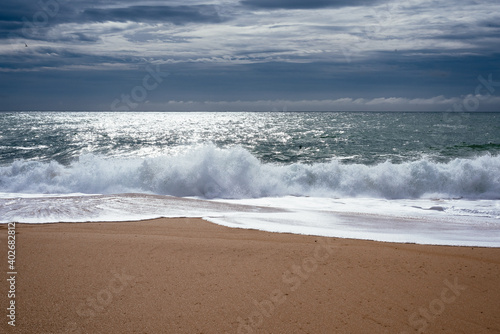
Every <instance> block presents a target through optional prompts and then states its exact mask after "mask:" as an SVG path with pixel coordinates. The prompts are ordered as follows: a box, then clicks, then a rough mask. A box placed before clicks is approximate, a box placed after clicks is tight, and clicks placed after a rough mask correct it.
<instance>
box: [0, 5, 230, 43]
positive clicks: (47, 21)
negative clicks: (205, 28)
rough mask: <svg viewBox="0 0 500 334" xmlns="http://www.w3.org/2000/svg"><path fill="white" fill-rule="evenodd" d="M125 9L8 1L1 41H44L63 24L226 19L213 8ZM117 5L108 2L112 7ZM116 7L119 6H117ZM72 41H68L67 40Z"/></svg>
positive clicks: (1, 24)
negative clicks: (17, 38)
mask: <svg viewBox="0 0 500 334" xmlns="http://www.w3.org/2000/svg"><path fill="white" fill-rule="evenodd" d="M126 3H127V2H126V1H122V2H118V3H117V4H116V5H121V7H113V8H100V7H99V5H101V6H102V5H103V4H102V3H101V2H96V3H95V4H94V3H93V2H91V1H90V2H89V1H74V2H72V3H68V2H66V1H57V0H45V1H43V0H42V1H38V2H37V1H19V2H17V1H10V0H7V1H5V3H4V4H2V11H1V13H0V39H6V38H12V37H26V38H30V39H37V40H44V39H46V38H47V32H48V30H50V29H51V28H52V27H55V26H57V25H59V24H63V23H78V24H85V23H92V22H106V21H111V22H126V21H131V22H147V23H155V22H159V23H173V24H176V25H183V24H188V23H220V22H223V21H225V20H227V18H222V17H221V16H220V15H219V11H218V10H217V8H216V7H215V6H213V5H193V6H186V5H181V6H167V5H150V6H144V5H134V4H135V3H136V2H133V3H130V4H129V5H128V6H127V5H126ZM112 4H113V3H111V2H110V3H106V4H105V5H107V6H109V5H112ZM116 5H115V6H116ZM80 37H81V38H79V39H80V41H82V42H94V41H96V40H97V39H96V38H94V37H89V36H85V35H81V36H80ZM63 40H68V39H63Z"/></svg>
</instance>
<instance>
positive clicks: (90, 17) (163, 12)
mask: <svg viewBox="0 0 500 334" xmlns="http://www.w3.org/2000/svg"><path fill="white" fill-rule="evenodd" d="M81 19H82V20H84V21H91V22H92V21H93V22H104V21H115V22H125V21H133V22H171V23H174V24H185V23H190V22H201V23H219V22H222V19H221V17H220V16H219V15H218V13H217V11H216V10H215V8H214V7H213V6H205V5H200V6H130V7H123V8H91V9H86V10H85V11H84V12H83V14H82V17H81Z"/></svg>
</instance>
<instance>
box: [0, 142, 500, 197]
mask: <svg viewBox="0 0 500 334" xmlns="http://www.w3.org/2000/svg"><path fill="white" fill-rule="evenodd" d="M0 192H4V193H31V194H70V193H87V194H116V193H130V192H135V193H150V194H161V195H173V196H179V197H187V196H196V197H201V198H236V199H242V198H259V197H270V196H287V195H294V196H315V197H374V198H387V199H405V198H422V197H441V198H442V197H446V198H452V197H461V198H468V199H499V198H500V156H492V155H483V156H479V157H476V158H472V159H455V160H452V161H450V162H447V163H437V162H433V161H431V160H430V159H421V160H418V161H412V162H406V163H401V164H394V163H391V162H389V161H387V162H385V163H381V164H378V165H373V166H369V165H362V164H344V163H342V162H341V160H336V159H333V160H332V161H330V162H327V163H316V164H312V165H306V164H290V165H278V164H271V163H262V162H261V161H259V160H258V159H257V158H256V157H254V156H253V155H252V154H251V153H249V152H248V151H247V150H245V149H243V148H241V147H233V148H228V149H218V148H216V147H215V146H213V145H209V146H203V147H198V148H195V149H192V150H190V151H187V152H184V153H182V154H178V155H165V156H158V157H151V158H128V159H125V158H116V157H114V158H112V157H105V156H99V155H92V154H87V155H82V156H80V157H79V159H77V160H75V161H74V162H72V163H71V164H69V165H68V166H64V165H62V164H59V163H57V162H55V161H52V162H48V163H47V162H38V161H28V160H17V161H15V162H14V163H12V164H10V165H8V166H3V167H0Z"/></svg>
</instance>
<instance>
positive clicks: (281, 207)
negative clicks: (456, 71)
mask: <svg viewBox="0 0 500 334" xmlns="http://www.w3.org/2000/svg"><path fill="white" fill-rule="evenodd" d="M499 153H500V113H373V112H369V113H350V112H268V113H253V112H239V113H230V112H219V113H214V112H182V113H171V112H168V113H161V112H158V113H150V112H147V113H146V112H127V113H117V112H12V113H6V112H4V113H0V222H2V223H6V222H11V221H16V222H26V223H49V222H61V221H64V222H87V221H105V220H131V219H137V220H139V219H146V218H155V217H203V218H205V219H207V220H209V221H212V222H214V223H218V224H222V225H226V226H230V227H240V228H255V229H259V230H265V231H273V232H289V233H300V234H312V235H322V236H336V237H350V238H359V239H372V240H380V241H397V242H416V243H424V244H443V245H464V246H465V245H468V246H492V247H498V246H500V154H499Z"/></svg>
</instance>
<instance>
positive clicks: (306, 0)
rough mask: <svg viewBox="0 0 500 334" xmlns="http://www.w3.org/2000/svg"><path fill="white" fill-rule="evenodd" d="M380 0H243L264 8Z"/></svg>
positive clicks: (350, 4)
mask: <svg viewBox="0 0 500 334" xmlns="http://www.w3.org/2000/svg"><path fill="white" fill-rule="evenodd" d="M379 2H380V1H379V0H243V1H242V2H241V3H242V4H243V5H245V6H250V7H255V8H263V9H316V8H340V7H353V6H369V5H372V4H376V3H379Z"/></svg>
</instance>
